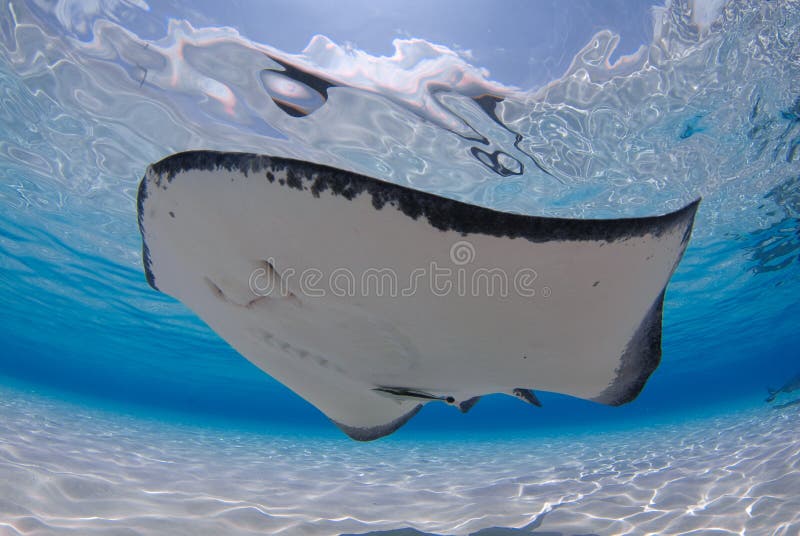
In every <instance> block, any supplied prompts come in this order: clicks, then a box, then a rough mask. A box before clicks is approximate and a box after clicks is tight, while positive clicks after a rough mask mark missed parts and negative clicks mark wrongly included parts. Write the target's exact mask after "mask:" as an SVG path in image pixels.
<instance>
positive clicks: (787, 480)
mask: <svg viewBox="0 0 800 536" xmlns="http://www.w3.org/2000/svg"><path fill="white" fill-rule="evenodd" d="M1 391H2V392H0V394H2V395H3V396H2V397H1V398H2V402H0V534H13V535H16V534H26V535H52V534H81V535H84V534H86V535H94V534H98V535H99V534H103V535H145V534H153V535H162V534H178V535H182V534H185V535H191V536H201V535H219V534H225V535H239V534H243V535H244V534H286V535H295V534H299V535H311V536H314V535H338V534H360V533H367V532H371V531H389V530H397V531H398V532H395V534H419V532H416V531H421V532H424V533H432V534H470V533H474V532H477V531H480V530H484V529H487V528H489V527H512V528H513V527H517V528H522V529H521V530H519V531H509V530H499V529H495V530H492V531H485V530H484V531H483V532H481V536H486V535H488V534H492V533H494V534H512V533H513V534H517V533H520V534H530V533H533V534H551V535H552V534H603V535H605V534H648V533H649V534H704V535H705V534H743V533H746V534H748V535H750V534H777V535H790V534H798V533H800V495H799V494H798V493H797V492H798V490H800V432H798V429H800V428H799V427H798V422H799V421H800V407H797V406H795V407H789V408H785V409H782V410H777V411H776V410H771V409H769V408H766V407H765V408H764V409H754V410H750V411H747V412H740V413H737V414H730V415H726V416H721V417H714V418H705V419H702V420H695V421H692V422H687V423H683V424H664V425H659V426H657V427H653V428H651V429H638V430H633V431H629V432H613V433H603V434H588V433H585V434H582V435H579V436H576V435H569V436H554V437H540V436H531V437H520V438H515V439H509V438H507V437H505V438H502V439H496V440H481V441H474V440H473V441H469V442H468V441H460V440H458V439H455V440H453V439H448V440H436V439H435V438H430V437H429V438H425V439H415V440H413V441H412V440H409V439H400V440H394V439H390V440H388V441H381V442H378V443H372V444H357V443H353V442H350V441H349V440H346V439H340V438H338V437H337V438H332V437H328V436H325V437H312V436H290V435H287V434H282V435H260V434H254V433H238V432H231V431H220V430H219V429H210V428H209V429H206V428H198V427H191V426H181V425H175V424H164V423H159V422H154V421H147V420H144V419H138V418H132V417H127V416H121V415H117V414H113V413H103V412H100V411H97V410H91V409H88V408H85V407H81V406H72V405H69V404H66V403H59V402H54V401H52V400H51V399H47V398H43V397H39V396H34V395H28V394H24V393H22V392H20V391H16V390H14V391H11V390H6V389H5V388H3V389H2V390H1ZM523 527H524V528H523ZM400 529H406V530H403V531H400ZM412 529H415V530H412ZM390 534H391V533H390Z"/></svg>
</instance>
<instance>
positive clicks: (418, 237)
mask: <svg viewBox="0 0 800 536" xmlns="http://www.w3.org/2000/svg"><path fill="white" fill-rule="evenodd" d="M696 208H697V204H696V203H693V204H692V205H689V206H688V207H686V208H684V209H682V210H681V211H678V212H676V213H672V214H668V215H665V216H661V217H653V218H643V219H629V220H595V221H580V220H556V219H547V218H536V217H528V216H522V215H509V214H504V213H500V212H496V211H491V210H489V209H485V208H482V207H476V206H473V205H467V204H463V203H458V202H455V201H452V200H448V199H444V198H440V197H437V196H434V195H431V194H426V193H423V192H416V191H414V190H409V189H407V188H403V187H400V186H397V185H393V184H389V183H384V182H382V181H379V180H377V179H373V178H370V177H363V176H358V175H354V174H351V173H347V172H344V171H340V170H334V169H331V168H327V167H324V166H317V165H314V164H310V163H307V162H298V161H291V160H285V159H277V158H269V157H261V156H255V155H245V154H232V153H214V152H193V153H182V154H179V155H174V156H172V157H169V158H167V159H165V160H163V161H161V162H159V163H158V164H154V165H153V166H151V167H150V168H149V169H148V171H147V174H146V175H145V177H144V178H143V179H142V184H141V186H140V191H139V224H140V229H141V232H142V237H143V242H144V257H145V259H144V262H145V268H146V272H147V275H148V280H149V281H150V283H151V285H153V286H154V287H155V288H157V289H159V290H161V291H163V292H165V293H167V294H170V295H171V296H173V297H175V298H177V299H178V300H180V301H181V302H183V303H184V304H186V305H187V306H188V307H189V308H190V309H192V310H193V311H194V312H196V313H197V314H198V315H199V316H200V317H201V318H202V319H203V320H204V321H205V322H206V323H207V324H208V325H209V326H210V327H211V328H212V329H214V331H216V332H217V333H218V334H219V335H220V336H221V337H222V338H224V339H225V340H226V341H227V342H228V343H230V344H231V346H233V347H234V348H235V349H236V350H237V351H238V352H239V353H241V354H242V355H243V356H245V357H246V358H247V359H249V360H250V361H251V362H253V363H254V364H255V365H257V366H258V367H259V368H261V369H262V370H264V371H265V372H267V373H268V374H270V375H271V376H272V377H274V378H275V379H276V380H278V381H280V382H281V383H283V384H285V385H286V386H288V387H289V388H290V389H292V390H293V391H294V392H296V393H297V394H298V395H300V396H301V397H303V398H304V399H306V400H307V401H308V402H310V403H311V404H313V405H314V406H316V407H317V408H318V409H319V410H320V411H322V412H323V413H324V414H325V415H327V416H328V417H329V418H331V419H332V420H333V421H334V422H336V423H337V424H338V425H339V426H340V427H341V428H342V429H343V430H344V431H345V432H347V433H348V434H349V435H350V436H351V437H354V438H356V439H362V440H368V439H375V438H377V437H381V436H383V435H386V434H388V433H391V432H393V431H394V430H396V429H397V428H399V427H400V426H401V425H402V424H404V423H405V422H406V421H407V420H408V419H409V418H410V417H411V416H413V415H414V414H415V413H416V411H418V410H419V408H420V407H421V404H424V403H426V402H428V401H430V400H434V399H437V398H438V399H442V400H446V401H448V402H450V403H453V404H455V405H459V404H462V409H464V408H465V406H464V405H463V403H464V402H466V401H469V400H470V399H472V398H473V397H476V396H479V395H483V394H488V393H509V394H511V393H513V392H514V390H515V389H525V390H526V389H538V390H545V391H554V392H559V393H565V394H569V395H573V396H576V397H580V398H584V399H591V400H596V401H598V402H602V403H607V404H614V405H616V404H621V403H625V402H627V401H629V400H632V399H633V398H635V396H636V395H637V394H638V393H639V391H640V390H641V388H642V387H643V385H644V383H645V381H646V380H647V378H648V377H649V375H650V373H652V371H653V370H654V369H655V367H656V366H657V365H658V362H659V358H660V352H661V349H660V336H661V306H662V301H663V293H664V289H665V287H666V285H667V283H668V281H669V278H670V276H671V274H672V273H673V271H674V269H675V267H676V266H677V263H678V261H679V260H680V258H681V256H682V254H683V251H684V249H685V247H686V244H687V241H688V236H689V233H690V230H691V226H692V222H693V218H694V214H695V211H696ZM437 270H438V273H439V274H440V275H439V277H438V279H437V280H436V282H434V281H433V279H434V276H433V273H435V272H437ZM448 270H449V272H448ZM476 270H483V272H482V273H483V274H484V275H480V276H478V275H476ZM448 273H449V275H448ZM304 278H305V279H304ZM503 280H505V281H506V284H505V285H503V284H502V281H503ZM446 281H449V282H450V283H449V285H448V284H447V283H446ZM523 283H524V284H523ZM381 285H383V287H382V288H381ZM531 294H532V295H531Z"/></svg>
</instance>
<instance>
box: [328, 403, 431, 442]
mask: <svg viewBox="0 0 800 536" xmlns="http://www.w3.org/2000/svg"><path fill="white" fill-rule="evenodd" d="M421 409H422V404H417V405H416V406H415V407H414V409H412V410H411V411H409V412H408V413H406V414H405V415H401V416H400V417H398V418H396V419H395V420H393V421H390V422H387V423H386V424H380V425H378V426H369V427H359V426H348V425H346V424H343V423H340V422H337V421H334V420H333V419H331V421H332V422H333V424H335V425H336V426H338V427H339V429H340V430H341V431H342V432H344V433H345V434H347V435H348V436H349V437H350V438H351V439H355V440H356V441H374V440H375V439H380V438H381V437H384V436H387V435H389V434H392V433H394V432H396V431H397V430H398V429H399V428H400V427H401V426H403V425H404V424H405V423H407V422H408V421H410V420H411V418H412V417H413V416H414V415H416V414H417V413H419V410H421Z"/></svg>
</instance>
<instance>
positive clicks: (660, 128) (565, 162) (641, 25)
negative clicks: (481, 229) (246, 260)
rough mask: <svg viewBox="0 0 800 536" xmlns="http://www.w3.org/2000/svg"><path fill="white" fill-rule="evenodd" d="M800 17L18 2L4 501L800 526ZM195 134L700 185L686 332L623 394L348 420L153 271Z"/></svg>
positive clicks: (425, 176) (282, 515)
mask: <svg viewBox="0 0 800 536" xmlns="http://www.w3.org/2000/svg"><path fill="white" fill-rule="evenodd" d="M187 4H188V3H187ZM256 4H258V5H256ZM443 6H446V8H447V9H445V7H443ZM478 20H479V21H481V23H480V24H478V23H476V22H475V21H478ZM354 21H359V22H358V23H357V24H356V23H355V22H354ZM363 21H366V22H363ZM798 28H800V4H798V3H797V2H792V1H783V2H781V1H771V2H746V1H735V0H734V1H731V2H728V3H725V2H721V1H709V2H688V3H685V2H672V3H670V4H669V5H667V6H666V7H665V6H660V5H659V6H647V5H644V3H624V4H623V3H615V2H613V1H609V2H587V3H573V4H572V5H570V6H569V7H564V6H562V5H560V4H558V3H555V4H552V5H551V4H550V3H545V2H542V3H538V4H536V3H531V4H530V5H526V6H517V5H514V6H512V5H511V4H509V5H508V6H507V7H506V8H501V7H491V6H489V7H487V6H482V5H481V4H480V3H479V2H473V3H467V4H464V5H463V6H462V5H461V4H457V3H447V2H442V3H441V5H440V6H439V7H430V6H428V5H427V4H422V3H414V2H410V3H409V4H408V6H407V7H406V9H401V8H398V7H396V6H391V7H390V6H388V5H386V6H384V5H380V6H378V5H377V4H376V5H372V4H360V3H358V2H355V1H353V2H345V3H342V4H341V5H340V6H339V9H337V10H332V8H326V7H325V8H324V7H319V6H317V7H316V8H312V7H310V6H304V5H298V6H295V7H292V8H289V7H287V6H285V5H280V4H272V3H253V4H252V5H251V4H249V3H247V2H244V3H242V4H241V5H237V8H236V9H234V8H232V7H231V8H230V9H224V8H220V7H219V6H216V5H215V4H211V3H205V2H201V3H195V4H194V5H185V4H184V3H182V2H175V3H155V2H151V3H145V2H144V1H143V0H113V1H112V0H98V1H96V2H80V1H70V0H60V1H57V2H56V1H46V0H31V1H29V2H23V1H16V0H12V1H10V2H6V3H4V4H3V5H2V6H0V92H1V93H0V121H2V123H1V124H2V132H0V211H2V217H1V218H0V266H2V272H1V274H2V275H0V296H2V309H0V334H2V338H3V349H2V351H0V374H1V375H2V377H4V378H7V381H4V383H7V384H9V385H11V384H15V385H16V384H17V382H26V383H25V385H28V386H30V387H26V388H17V387H7V388H4V389H6V390H4V391H2V400H3V405H2V411H3V421H2V422H3V428H2V434H0V440H1V442H0V447H2V451H1V452H0V464H2V465H0V471H2V472H3V478H2V481H3V482H4V483H5V484H4V485H3V487H0V512H2V515H0V531H3V530H7V531H9V533H10V534H17V533H31V532H32V533H41V534H49V533H52V532H56V531H58V530H59V529H63V530H65V531H66V530H68V529H74V530H77V531H79V532H80V533H84V532H82V531H83V530H85V531H89V530H94V531H96V532H101V533H103V532H104V531H105V533H113V532H114V530H117V529H121V528H130V529H131V530H133V531H136V532H138V533H163V531H161V532H157V530H158V529H157V528H156V522H155V521H154V519H160V520H161V521H159V523H161V522H163V523H168V525H161V526H162V527H163V526H167V527H170V529H169V531H171V532H172V533H187V532H189V531H195V532H196V531H201V532H202V531H206V533H209V534H212V533H219V531H226V532H227V533H234V532H237V531H238V532H240V533H248V532H256V531H262V532H267V533H283V534H338V533H341V532H345V533H346V532H348V531H352V532H354V533H355V532H365V531H368V530H378V529H384V530H388V529H400V528H406V527H412V528H416V529H418V530H423V531H432V532H435V533H443V534H444V533H447V534H450V533H454V534H455V533H457V534H468V533H470V532H475V531H478V530H480V529H483V528H487V527H506V526H507V527H523V526H528V529H526V530H528V531H529V532H530V531H543V532H544V533H553V532H559V533H565V534H571V533H581V534H584V533H597V534H610V533H659V534H663V533H674V534H679V533H687V532H688V531H691V530H701V529H702V530H707V531H710V530H712V529H714V530H717V531H718V532H719V533H742V531H743V530H747V533H748V534H750V533H753V534H762V533H763V534H771V533H777V534H792V533H793V532H792V531H797V530H800V521H799V520H798V518H797V516H796V512H797V511H798V509H800V508H798V505H797V503H796V500H795V499H794V498H793V497H792V496H791V494H788V493H787V492H786V490H787V489H795V488H797V487H798V486H800V483H798V482H797V474H798V459H799V456H800V455H799V454H798V450H797V447H796V445H797V444H798V443H800V437H799V436H798V434H797V432H796V430H797V429H798V426H797V412H796V411H795V409H794V408H796V407H797V406H792V405H791V404H792V402H793V401H794V400H795V399H796V398H797V396H798V395H799V394H800V391H793V392H792V391H789V390H787V391H788V392H785V393H781V394H780V395H779V398H778V399H777V400H776V401H775V402H774V404H777V405H779V406H784V407H781V408H778V409H770V408H769V407H767V406H766V404H765V403H764V402H763V398H764V397H765V395H766V391H765V390H764V389H765V387H767V386H768V385H772V386H774V387H777V386H780V385H781V384H783V383H784V382H786V381H787V380H788V379H789V378H791V377H792V376H793V375H795V374H797V373H798V371H800V358H799V356H798V352H797V348H798V347H800V346H799V344H798V343H800V330H798V329H797V326H798V318H800V316H799V315H800V299H799V298H800V267H799V263H798V259H799V257H798V255H799V254H800V223H799V218H800V91H798V88H800V30H798ZM315 34H316V35H315ZM392 39H394V41H392ZM359 40H362V41H360V42H359ZM188 149H215V150H224V151H250V152H256V153H266V154H273V155H279V156H289V157H293V158H299V159H303V160H311V161H315V162H320V163H325V164H329V165H334V166H337V167H340V168H344V169H349V170H353V171H357V172H360V173H364V174H367V175H372V176H376V177H380V178H382V179H385V180H389V181H393V182H396V183H399V184H403V185H408V186H411V187H414V188H418V189H424V190H427V191H431V192H435V193H438V194H441V195H444V196H448V197H452V198H455V199H460V200H464V201H468V202H472V203H477V204H481V205H485V206H489V207H493V208H498V209H502V210H507V211H515V212H522V213H527V214H535V215H552V216H562V217H603V218H605V217H621V216H643V215H652V214H661V213H665V212H668V211H670V210H673V209H677V208H679V207H681V206H683V205H684V204H686V203H688V202H689V201H692V200H694V199H696V198H698V197H702V198H703V202H702V205H701V209H700V212H699V213H698V218H697V221H696V224H695V231H694V235H693V239H692V243H691V245H690V248H689V250H688V251H687V254H686V256H685V258H684V260H683V262H682V264H681V265H680V267H679V269H678V272H677V273H676V275H675V277H674V278H673V281H672V283H671V285H670V287H669V289H668V292H667V299H666V305H665V317H664V356H663V359H662V364H661V366H660V368H659V369H658V371H657V372H656V374H655V375H654V376H653V378H652V380H651V381H650V382H649V384H648V386H647V388H646V389H645V391H644V392H643V393H642V395H641V396H640V397H639V399H637V401H635V402H634V403H632V404H630V405H628V406H626V407H623V408H613V409H612V408H601V407H595V406H593V405H591V404H589V403H584V402H580V401H576V400H571V399H567V398H566V397H562V396H558V395H552V394H547V393H544V394H542V400H543V402H545V407H544V408H543V409H542V410H539V411H537V412H532V411H531V409H530V408H528V407H519V406H520V405H519V404H515V403H514V401H513V400H511V399H508V400H503V399H500V398H497V399H491V398H490V399H489V400H486V401H485V402H482V404H481V405H479V406H477V407H476V408H475V410H474V411H473V412H471V413H470V414H469V415H467V416H461V415H454V414H453V413H452V412H450V411H447V410H448V408H435V407H430V408H426V409H425V411H423V412H422V414H421V415H420V416H419V417H418V418H417V419H416V420H415V421H412V422H411V423H410V424H409V425H408V427H407V428H404V429H403V430H402V431H401V432H400V433H399V434H398V436H399V437H397V438H391V439H389V440H386V441H384V442H383V443H380V444H378V445H377V446H375V445H371V446H368V447H364V446H357V445H354V444H350V443H348V442H347V441H343V440H339V439H338V436H335V435H333V433H334V432H333V430H331V426H330V424H329V423H328V421H327V420H326V419H324V418H323V417H322V416H321V415H319V414H318V413H317V412H316V410H314V409H313V408H311V407H310V406H308V405H307V404H305V403H304V402H303V401H302V400H300V399H298V398H297V397H295V396H294V395H293V394H292V393H290V392H289V391H288V390H286V389H285V388H283V387H282V386H281V385H279V384H278V383H277V382H274V381H272V380H271V379H270V378H268V377H266V376H265V375H263V374H261V373H260V372H259V371H258V370H256V369H255V368H254V367H252V366H251V365H249V364H248V363H247V362H246V361H245V360H244V359H242V358H241V357H239V356H238V355H237V354H236V353H235V352H233V350H231V349H230V348H229V347H228V346H227V345H226V344H225V343H224V342H222V341H221V340H220V339H219V338H218V337H217V336H216V335H215V334H214V333H213V332H211V331H210V330H209V329H208V328H207V327H206V326H205V325H203V324H202V323H201V322H200V321H199V320H198V319H197V318H196V317H195V316H194V315H193V314H192V313H191V312H189V311H188V310H186V309H185V308H184V307H183V306H181V305H180V304H178V303H176V302H175V301H173V300H172V299H170V298H168V297H166V296H164V295H161V294H158V293H156V292H154V291H153V290H152V289H150V288H149V287H148V286H147V284H146V282H145V281H144V277H143V275H142V268H141V243H140V238H139V233H138V229H137V226H136V207H135V195H136V187H137V184H138V181H139V179H140V178H141V176H142V173H143V171H144V169H145V168H146V166H147V165H148V164H150V163H152V162H155V161H157V160H159V159H161V158H163V157H165V156H167V155H169V154H172V153H174V152H178V151H182V150H188ZM30 389H36V390H43V392H45V393H47V394H43V395H31V394H30V393H29V390H30ZM59 397H60V398H62V399H65V398H68V397H77V398H75V399H74V400H73V401H72V402H69V404H72V405H69V404H68V403H67V402H66V401H64V402H63V405H59V403H58V402H56V400H57V399H58V398H59ZM97 406H104V407H105V409H104V410H102V411H101V410H98V409H96V407H97ZM95 411H98V412H100V413H93V412H95ZM131 411H134V412H138V413H137V415H138V416H137V417H131V416H123V414H125V415H127V413H126V412H131ZM115 412H117V413H115ZM717 413H719V415H722V416H718V417H712V416H709V415H711V414H717ZM143 414H144V416H143ZM115 415H116V417H115ZM700 419H704V420H700ZM176 420H182V421H187V420H188V421H191V422H193V423H201V424H197V427H196V428H193V427H191V426H188V427H187V426H186V425H177V424H176V423H175V421H176ZM210 423H213V424H210ZM237 427H244V428H245V429H247V430H249V431H248V432H247V433H246V434H245V435H242V436H239V435H236V433H234V432H232V431H231V430H232V429H234V428H235V429H238V428H237ZM565 429H566V431H564V430H565ZM134 431H135V432H134ZM215 434H218V437H217V436H215ZM441 434H445V435H446V436H447V437H446V439H442V437H441ZM576 434H577V435H576ZM434 436H435V437H436V438H437V439H433V437H434ZM521 436H524V437H526V438H528V437H529V436H530V437H531V438H533V437H534V436H535V438H536V439H530V438H529V439H526V440H525V442H524V443H523V444H520V442H519V441H518V440H515V438H518V437H521ZM548 438H549V439H548ZM509 453H514V454H515V455H513V456H512V455H509ZM164 467H170V468H171V469H174V472H173V473H170V472H169V470H165V469H164ZM167 474H172V475H174V479H173V477H170V478H167V477H166V475H167ZM359 475H360V476H359ZM344 481H348V482H349V483H344ZM544 514H546V515H544ZM169 523H171V524H169ZM293 530H296V531H300V532H293ZM281 531H282V532H281ZM548 531H549V532H548ZM781 531H782V532H781Z"/></svg>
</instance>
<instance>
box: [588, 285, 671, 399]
mask: <svg viewBox="0 0 800 536" xmlns="http://www.w3.org/2000/svg"><path fill="white" fill-rule="evenodd" d="M665 292H666V288H665V289H664V290H662V291H661V294H659V295H658V297H657V298H656V300H655V302H653V305H652V307H650V310H649V311H648V312H647V314H646V315H645V316H644V318H643V319H642V323H641V324H639V327H638V328H637V330H636V332H635V333H634V334H633V337H631V340H630V342H629V343H628V345H627V346H626V347H625V352H624V353H623V354H622V359H621V360H620V366H619V368H618V369H617V371H616V372H617V377H616V379H615V380H614V381H613V382H612V383H611V385H609V386H608V387H607V388H606V389H605V390H604V391H603V392H602V393H600V394H599V395H598V396H596V397H595V398H593V399H592V400H594V401H595V402H600V403H601V404H608V405H609V406H621V405H622V404H627V403H628V402H630V401H632V400H633V399H635V398H636V397H637V396H639V393H640V392H641V391H642V389H644V384H645V383H647V380H648V378H650V375H651V374H652V373H653V371H654V370H656V368H657V367H658V364H659V363H660V362H661V313H662V312H663V310H664V294H665Z"/></svg>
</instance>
